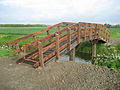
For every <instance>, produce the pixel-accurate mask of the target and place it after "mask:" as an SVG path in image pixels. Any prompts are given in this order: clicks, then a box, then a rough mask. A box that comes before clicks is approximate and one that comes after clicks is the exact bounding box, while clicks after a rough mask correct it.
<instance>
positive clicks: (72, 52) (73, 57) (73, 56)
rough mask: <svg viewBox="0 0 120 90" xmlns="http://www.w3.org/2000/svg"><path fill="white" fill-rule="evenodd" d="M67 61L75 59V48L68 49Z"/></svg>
mask: <svg viewBox="0 0 120 90" xmlns="http://www.w3.org/2000/svg"><path fill="white" fill-rule="evenodd" d="M69 61H75V48H73V49H72V50H70V58H69Z"/></svg>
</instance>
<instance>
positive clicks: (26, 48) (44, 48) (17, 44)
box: [7, 22, 111, 67]
mask: <svg viewBox="0 0 120 90" xmlns="http://www.w3.org/2000/svg"><path fill="white" fill-rule="evenodd" d="M110 34H111V33H110V31H109V30H108V29H107V28H106V27H105V26H104V25H102V24H95V23H83V22H79V23H69V22H62V23H59V24H56V25H53V26H50V27H48V28H46V29H43V30H40V31H37V32H34V33H32V34H29V35H27V36H24V37H22V38H19V39H16V40H14V41H11V42H9V43H7V45H8V46H13V47H14V48H15V50H14V51H13V52H12V53H13V54H18V56H19V60H18V61H22V62H26V63H31V64H32V65H33V66H34V67H38V66H44V65H45V64H46V63H48V62H50V61H51V60H58V59H59V58H60V56H61V55H64V54H66V53H68V52H70V60H74V59H75V49H76V47H78V46H79V45H80V44H81V43H82V42H85V41H91V42H92V57H95V56H96V43H106V42H108V41H109V40H110ZM43 35H44V37H41V36H43ZM25 41H27V42H28V43H24V42H25ZM21 43H22V44H21ZM23 43H24V44H23ZM18 61H17V62H18Z"/></svg>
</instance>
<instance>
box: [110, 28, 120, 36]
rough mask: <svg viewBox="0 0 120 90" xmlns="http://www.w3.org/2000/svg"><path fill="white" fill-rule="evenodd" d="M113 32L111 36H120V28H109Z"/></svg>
mask: <svg viewBox="0 0 120 90" xmlns="http://www.w3.org/2000/svg"><path fill="white" fill-rule="evenodd" d="M108 29H109V30H110V31H111V32H112V35H111V38H120V28H108Z"/></svg>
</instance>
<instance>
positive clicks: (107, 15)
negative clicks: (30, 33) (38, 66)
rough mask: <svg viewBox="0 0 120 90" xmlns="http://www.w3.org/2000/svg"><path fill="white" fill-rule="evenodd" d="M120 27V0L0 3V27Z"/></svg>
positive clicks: (1, 0)
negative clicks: (70, 24)
mask: <svg viewBox="0 0 120 90" xmlns="http://www.w3.org/2000/svg"><path fill="white" fill-rule="evenodd" d="M59 22H91V23H102V24H104V23H109V24H120V0H0V24H56V23H59Z"/></svg>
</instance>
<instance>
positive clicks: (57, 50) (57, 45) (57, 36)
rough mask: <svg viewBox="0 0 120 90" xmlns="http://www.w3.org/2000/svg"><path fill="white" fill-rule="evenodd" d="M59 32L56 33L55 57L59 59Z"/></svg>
mask: <svg viewBox="0 0 120 90" xmlns="http://www.w3.org/2000/svg"><path fill="white" fill-rule="evenodd" d="M59 41H60V40H59V34H56V57H57V59H58V60H59V58H60V55H59V54H60V52H59V47H60V46H59Z"/></svg>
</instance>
